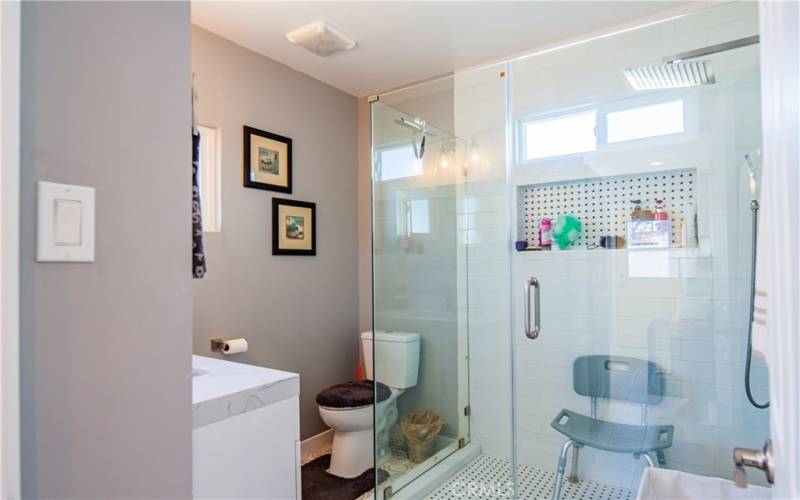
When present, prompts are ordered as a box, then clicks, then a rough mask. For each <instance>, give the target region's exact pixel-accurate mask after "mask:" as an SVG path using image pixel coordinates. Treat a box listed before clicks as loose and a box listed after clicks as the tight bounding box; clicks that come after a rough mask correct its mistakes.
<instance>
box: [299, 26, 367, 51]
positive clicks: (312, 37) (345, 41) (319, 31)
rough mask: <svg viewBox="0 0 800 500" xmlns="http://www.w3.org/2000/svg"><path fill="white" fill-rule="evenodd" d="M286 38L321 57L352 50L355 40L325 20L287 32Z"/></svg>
mask: <svg viewBox="0 0 800 500" xmlns="http://www.w3.org/2000/svg"><path fill="white" fill-rule="evenodd" d="M286 39H287V40H289V41H290V42H292V43H293V44H295V45H299V46H301V47H304V48H306V49H308V50H310V51H311V52H313V53H315V54H316V55H318V56H321V57H328V56H330V55H332V54H335V53H337V52H343V51H347V50H351V49H352V48H353V47H355V46H356V42H355V40H353V39H351V38H350V37H348V36H347V35H345V34H344V33H342V32H341V31H339V30H337V29H336V28H334V27H333V26H331V25H330V24H328V23H326V22H324V21H314V22H313V23H311V24H306V25H305V26H301V27H300V28H297V29H296V30H293V31H290V32H289V33H286Z"/></svg>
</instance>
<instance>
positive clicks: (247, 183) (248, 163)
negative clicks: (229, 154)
mask: <svg viewBox="0 0 800 500" xmlns="http://www.w3.org/2000/svg"><path fill="white" fill-rule="evenodd" d="M243 135H244V141H243V142H244V151H243V153H244V154H243V156H242V158H243V161H242V164H243V166H244V187H249V188H256V189H264V190H267V191H277V192H279V193H289V194H291V192H292V139H290V138H289V137H284V136H282V135H278V134H273V133H272V132H266V131H264V130H259V129H257V128H254V127H248V126H247V125H245V126H244V127H243ZM253 135H257V136H259V137H263V138H265V139H270V140H273V141H277V142H281V143H284V144H286V169H287V170H286V181H287V185H286V186H282V185H279V184H268V183H265V182H257V181H254V180H252V179H251V175H250V172H251V169H252V158H251V157H250V145H251V136H253Z"/></svg>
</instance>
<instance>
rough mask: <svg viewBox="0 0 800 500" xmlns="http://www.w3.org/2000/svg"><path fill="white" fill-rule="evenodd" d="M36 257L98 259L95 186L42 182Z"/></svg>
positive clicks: (89, 260)
mask: <svg viewBox="0 0 800 500" xmlns="http://www.w3.org/2000/svg"><path fill="white" fill-rule="evenodd" d="M38 186H39V193H38V217H37V226H36V260H37V261H39V262H94V188H91V187H86V186H72V185H69V184H56V183H53V182H45V181H39V183H38Z"/></svg>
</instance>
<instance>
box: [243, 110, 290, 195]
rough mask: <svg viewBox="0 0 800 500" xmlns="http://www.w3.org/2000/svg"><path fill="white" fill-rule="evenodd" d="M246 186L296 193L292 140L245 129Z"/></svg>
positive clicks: (252, 129) (250, 128)
mask: <svg viewBox="0 0 800 500" xmlns="http://www.w3.org/2000/svg"><path fill="white" fill-rule="evenodd" d="M244 186H245V187H251V188H258V189H267V190H269V191H279V192H281V193H291V192H292V140H291V139H289V138H288V137H283V136H281V135H277V134H272V133H270V132H264V131H263V130H258V129H257V128H253V127H248V126H247V125H245V126H244Z"/></svg>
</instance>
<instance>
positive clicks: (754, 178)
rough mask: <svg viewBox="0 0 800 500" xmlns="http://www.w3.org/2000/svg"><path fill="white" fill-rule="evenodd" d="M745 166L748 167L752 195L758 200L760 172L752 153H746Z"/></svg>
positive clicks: (753, 198) (754, 199)
mask: <svg viewBox="0 0 800 500" xmlns="http://www.w3.org/2000/svg"><path fill="white" fill-rule="evenodd" d="M744 166H745V168H746V169H747V175H748V176H749V177H750V196H751V197H752V200H753V201H758V182H759V180H758V172H757V169H756V165H755V162H754V161H753V157H752V155H751V154H750V153H746V154H745V155H744Z"/></svg>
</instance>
